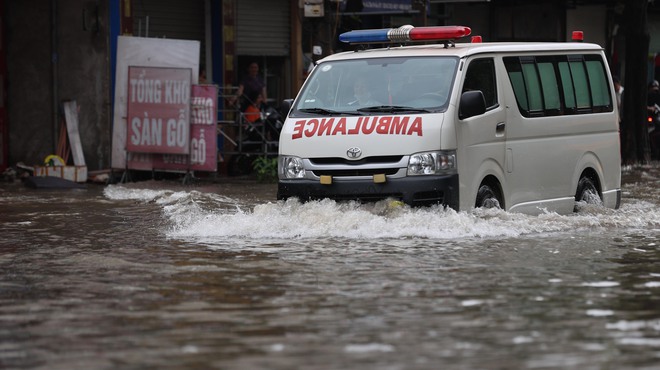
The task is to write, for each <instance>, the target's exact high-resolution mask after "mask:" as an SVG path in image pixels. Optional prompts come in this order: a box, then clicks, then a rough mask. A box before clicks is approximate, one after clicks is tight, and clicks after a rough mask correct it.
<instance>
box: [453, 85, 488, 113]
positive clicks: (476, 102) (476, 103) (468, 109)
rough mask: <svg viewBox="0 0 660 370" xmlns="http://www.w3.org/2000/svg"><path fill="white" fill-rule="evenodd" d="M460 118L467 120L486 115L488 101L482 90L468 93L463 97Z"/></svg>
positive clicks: (459, 110) (459, 109) (459, 111)
mask: <svg viewBox="0 0 660 370" xmlns="http://www.w3.org/2000/svg"><path fill="white" fill-rule="evenodd" d="M460 104H461V105H460V106H459V108H458V118H460V119H466V118H470V117H474V116H478V115H480V114H484V113H486V99H484V93H482V92H481V90H473V91H466V92H464V93H463V94H462V95H461V102H460Z"/></svg>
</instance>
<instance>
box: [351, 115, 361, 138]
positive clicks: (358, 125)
mask: <svg viewBox="0 0 660 370" xmlns="http://www.w3.org/2000/svg"><path fill="white" fill-rule="evenodd" d="M362 118H364V117H360V118H358V120H357V124H356V125H355V127H353V128H352V129H350V130H348V134H349V135H357V134H359V133H360V126H362Z"/></svg>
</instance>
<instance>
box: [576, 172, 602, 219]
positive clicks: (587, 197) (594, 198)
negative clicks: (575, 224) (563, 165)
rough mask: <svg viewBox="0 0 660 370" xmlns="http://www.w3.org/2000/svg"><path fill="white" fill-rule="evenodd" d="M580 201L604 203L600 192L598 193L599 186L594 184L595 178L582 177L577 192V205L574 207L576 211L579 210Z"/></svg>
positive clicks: (596, 203) (595, 203)
mask: <svg viewBox="0 0 660 370" xmlns="http://www.w3.org/2000/svg"><path fill="white" fill-rule="evenodd" d="M580 203H586V204H594V205H601V204H603V200H602V199H601V198H600V194H599V193H598V188H596V185H594V182H593V180H591V179H590V178H589V177H586V176H584V177H582V178H581V179H580V181H578V186H577V190H576V192H575V207H574V208H573V211H574V212H579V210H580V207H579V204H580Z"/></svg>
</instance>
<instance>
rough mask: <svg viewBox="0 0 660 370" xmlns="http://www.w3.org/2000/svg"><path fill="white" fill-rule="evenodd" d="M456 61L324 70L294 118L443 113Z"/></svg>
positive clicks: (362, 63) (329, 65)
mask: <svg viewBox="0 0 660 370" xmlns="http://www.w3.org/2000/svg"><path fill="white" fill-rule="evenodd" d="M457 65H458V59H457V58H455V57H415V58H401V57H398V58H377V59H360V60H344V61H334V62H325V63H322V64H320V65H319V66H318V67H317V68H316V69H315V70H314V73H312V75H310V76H309V81H307V83H306V84H305V86H304V89H303V90H302V91H301V94H300V99H299V100H298V102H297V104H296V106H295V107H294V110H293V111H292V113H293V114H295V115H307V114H313V115H337V114H348V115H362V114H370V113H382V112H385V113H387V112H389V113H396V112H420V113H424V112H438V111H444V110H445V109H446V107H447V104H448V100H449V92H450V91H451V87H452V84H453V82H454V76H455V74H456V66H457Z"/></svg>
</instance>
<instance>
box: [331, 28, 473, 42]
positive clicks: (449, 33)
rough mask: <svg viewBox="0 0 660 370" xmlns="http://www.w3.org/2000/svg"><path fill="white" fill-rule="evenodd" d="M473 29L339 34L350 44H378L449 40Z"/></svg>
mask: <svg viewBox="0 0 660 370" xmlns="http://www.w3.org/2000/svg"><path fill="white" fill-rule="evenodd" d="M471 32H472V30H470V27H465V26H435V27H413V26H410V25H405V26H401V27H399V28H382V29H375V30H357V31H349V32H344V33H342V34H341V35H339V41H341V42H345V43H348V44H377V43H390V42H393V43H398V42H414V41H448V40H453V39H457V38H460V37H465V36H468V35H470V33H471Z"/></svg>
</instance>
